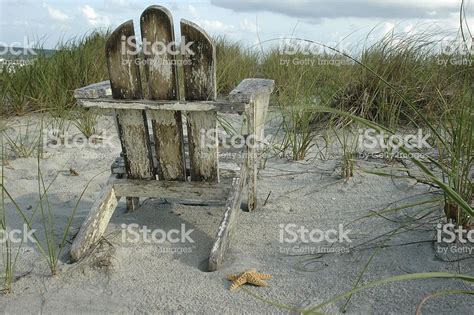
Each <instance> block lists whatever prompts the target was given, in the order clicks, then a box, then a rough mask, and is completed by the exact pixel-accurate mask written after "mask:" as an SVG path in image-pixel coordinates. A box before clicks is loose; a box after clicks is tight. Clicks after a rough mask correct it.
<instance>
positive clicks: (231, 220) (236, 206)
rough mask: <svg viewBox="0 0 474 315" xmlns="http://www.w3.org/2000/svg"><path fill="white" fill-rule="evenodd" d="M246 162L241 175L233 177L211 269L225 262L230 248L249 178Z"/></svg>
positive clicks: (214, 248)
mask: <svg viewBox="0 0 474 315" xmlns="http://www.w3.org/2000/svg"><path fill="white" fill-rule="evenodd" d="M246 173H247V168H246V164H245V163H243V165H242V167H241V169H240V176H239V177H237V178H234V179H233V182H232V187H231V190H230V192H229V196H228V198H227V202H226V210H225V212H224V217H223V219H222V222H221V224H220V225H219V229H218V230H217V235H216V239H215V241H214V244H213V246H212V249H211V254H210V255H209V266H208V268H209V271H216V270H217V269H218V268H219V267H220V266H221V265H222V263H223V262H224V257H225V254H226V252H227V249H228V248H229V244H230V241H231V239H232V234H233V229H234V226H235V225H236V222H237V217H238V214H239V211H240V204H241V202H242V195H243V194H242V191H243V189H244V186H245V182H246V178H247V174H246Z"/></svg>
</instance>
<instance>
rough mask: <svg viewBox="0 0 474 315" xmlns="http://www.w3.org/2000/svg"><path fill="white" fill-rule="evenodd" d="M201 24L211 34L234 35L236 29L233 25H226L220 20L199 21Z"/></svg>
mask: <svg viewBox="0 0 474 315" xmlns="http://www.w3.org/2000/svg"><path fill="white" fill-rule="evenodd" d="M199 24H200V25H201V27H202V28H204V29H205V30H206V31H209V32H217V33H232V32H233V31H234V29H235V27H234V26H233V25H229V24H225V23H223V22H221V21H218V20H202V21H199Z"/></svg>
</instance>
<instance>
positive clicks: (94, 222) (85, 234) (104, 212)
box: [71, 176, 120, 261]
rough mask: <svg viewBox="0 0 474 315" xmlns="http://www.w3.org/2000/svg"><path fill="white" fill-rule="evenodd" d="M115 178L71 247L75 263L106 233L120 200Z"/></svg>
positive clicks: (94, 206) (103, 191) (96, 203)
mask: <svg viewBox="0 0 474 315" xmlns="http://www.w3.org/2000/svg"><path fill="white" fill-rule="evenodd" d="M113 178H115V176H111V179H110V180H109V182H108V183H107V185H106V186H105V188H104V189H103V190H102V192H101V196H100V198H99V199H98V200H97V201H96V202H95V203H94V205H93V206H92V208H91V210H90V212H89V215H88V217H87V219H86V220H85V221H84V223H83V224H82V226H81V229H80V230H79V233H77V236H76V238H75V239H74V242H73V244H72V247H71V259H72V260H73V261H78V260H80V259H81V258H83V257H84V256H85V255H87V254H88V253H89V252H90V250H91V248H92V247H93V246H94V245H95V244H97V243H98V242H99V240H100V238H101V237H102V235H104V233H105V230H106V228H107V225H108V224H109V222H110V218H111V217H112V214H113V213H114V211H115V208H116V207H117V204H118V201H119V199H120V197H117V196H116V195H115V191H114V186H113Z"/></svg>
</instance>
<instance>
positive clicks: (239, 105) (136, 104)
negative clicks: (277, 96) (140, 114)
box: [77, 98, 246, 114]
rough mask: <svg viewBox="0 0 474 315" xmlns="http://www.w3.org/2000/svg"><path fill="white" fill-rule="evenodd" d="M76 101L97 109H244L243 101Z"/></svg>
mask: <svg viewBox="0 0 474 315" xmlns="http://www.w3.org/2000/svg"><path fill="white" fill-rule="evenodd" d="M77 103H78V104H79V105H80V106H83V107H86V108H97V109H141V110H166V111H182V110H185V111H188V112H202V111H217V112H221V113H236V114H240V113H243V112H244V111H245V104H246V103H243V102H233V101H226V100H221V101H194V102H193V101H191V102H186V101H159V100H114V99H111V98H98V99H78V100H77Z"/></svg>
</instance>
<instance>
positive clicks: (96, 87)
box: [74, 80, 112, 99]
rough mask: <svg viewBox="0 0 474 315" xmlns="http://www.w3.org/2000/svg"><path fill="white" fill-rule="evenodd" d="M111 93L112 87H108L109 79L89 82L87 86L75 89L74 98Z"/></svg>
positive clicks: (108, 94) (102, 95) (98, 96)
mask: <svg viewBox="0 0 474 315" xmlns="http://www.w3.org/2000/svg"><path fill="white" fill-rule="evenodd" d="M111 95H112V89H111V88H110V81H109V80H107V81H102V82H97V83H93V84H90V85H88V86H85V87H82V88H79V89H75V90H74V98H76V99H78V98H100V97H107V96H111Z"/></svg>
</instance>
